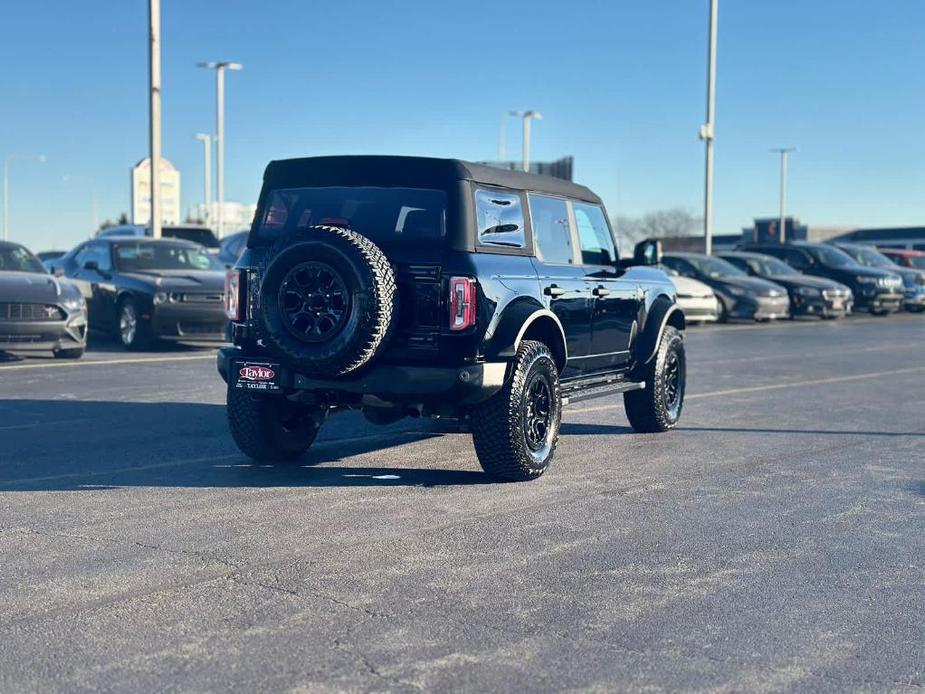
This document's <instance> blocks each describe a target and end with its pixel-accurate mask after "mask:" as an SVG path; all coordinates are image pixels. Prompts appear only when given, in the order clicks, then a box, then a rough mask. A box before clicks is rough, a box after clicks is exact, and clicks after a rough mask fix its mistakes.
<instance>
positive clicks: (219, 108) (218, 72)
mask: <svg viewBox="0 0 925 694" xmlns="http://www.w3.org/2000/svg"><path fill="white" fill-rule="evenodd" d="M196 65H197V67H204V68H207V69H210V70H215V200H216V203H217V206H218V214H217V215H216V216H217V217H218V220H217V222H218V223H217V225H216V226H217V230H216V231H217V232H218V237H219V238H222V236H223V235H224V233H225V229H224V227H225V210H224V209H223V208H224V206H225V70H241V69H243V67H244V66H243V65H241V64H240V63H232V62H229V61H227V60H221V61H214V62H208V63H197V64H196Z"/></svg>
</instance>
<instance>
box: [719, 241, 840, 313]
mask: <svg viewBox="0 0 925 694" xmlns="http://www.w3.org/2000/svg"><path fill="white" fill-rule="evenodd" d="M717 257H719V258H722V259H723V260H725V261H727V262H729V263H732V264H733V265H735V266H736V267H737V268H739V269H740V270H743V271H745V272H746V273H748V274H749V275H752V276H753V277H760V278H762V279H766V280H768V281H770V282H774V283H775V284H779V285H780V286H782V287H783V288H784V289H786V290H787V293H788V294H789V296H790V317H791V318H793V317H796V316H819V317H820V318H839V317H841V316H844V315H845V314H846V313H848V312H850V311H851V306H852V303H853V301H854V297H853V296H852V294H851V290H850V289H849V288H848V287H846V286H845V285H843V284H841V283H839V282H835V281H834V280H829V279H825V278H822V277H811V276H810V275H804V274H803V273H802V272H800V271H799V270H795V269H794V268H792V267H790V266H789V265H787V263H785V262H784V261H782V260H778V259H777V258H775V257H773V256H770V255H763V254H761V253H746V252H743V251H724V252H722V253H719V254H717Z"/></svg>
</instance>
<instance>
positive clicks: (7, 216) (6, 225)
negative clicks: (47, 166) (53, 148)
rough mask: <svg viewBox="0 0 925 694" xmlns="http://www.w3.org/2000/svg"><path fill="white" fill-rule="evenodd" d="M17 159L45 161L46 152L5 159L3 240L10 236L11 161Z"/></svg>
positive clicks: (16, 155)
mask: <svg viewBox="0 0 925 694" xmlns="http://www.w3.org/2000/svg"><path fill="white" fill-rule="evenodd" d="M16 159H19V160H32V161H38V162H43V161H45V155H44V154H11V155H9V156H8V157H7V158H6V159H4V160H3V240H4V241H9V238H10V162H11V161H14V160H16Z"/></svg>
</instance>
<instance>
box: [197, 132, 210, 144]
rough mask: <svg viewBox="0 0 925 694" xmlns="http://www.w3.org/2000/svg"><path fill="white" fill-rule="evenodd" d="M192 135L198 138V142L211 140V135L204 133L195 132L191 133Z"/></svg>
mask: <svg viewBox="0 0 925 694" xmlns="http://www.w3.org/2000/svg"><path fill="white" fill-rule="evenodd" d="M193 137H194V138H195V139H197V140H199V141H200V142H211V141H212V136H211V135H207V134H205V133H196V134H195V135H193Z"/></svg>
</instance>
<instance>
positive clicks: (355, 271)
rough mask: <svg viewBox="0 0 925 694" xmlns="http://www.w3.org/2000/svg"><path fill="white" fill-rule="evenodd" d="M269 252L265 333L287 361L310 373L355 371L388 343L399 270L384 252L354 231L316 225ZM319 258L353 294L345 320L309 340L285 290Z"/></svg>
mask: <svg viewBox="0 0 925 694" xmlns="http://www.w3.org/2000/svg"><path fill="white" fill-rule="evenodd" d="M285 244H286V245H282V246H281V247H280V248H279V249H274V250H273V251H272V252H271V253H270V258H271V260H270V261H269V264H268V266H267V268H266V270H265V271H264V273H263V280H262V284H261V290H260V291H261V296H260V309H259V313H260V333H261V337H262V338H263V343H264V344H265V345H266V347H267V349H268V350H269V351H270V352H271V353H272V354H273V355H274V356H276V357H277V358H278V359H279V360H280V361H281V362H282V363H283V364H285V365H287V366H289V367H290V368H292V369H294V370H297V371H298V372H299V373H302V374H304V375H306V376H309V377H311V378H322V379H330V378H338V377H341V376H346V375H348V374H356V373H357V372H359V371H360V370H362V369H363V368H366V367H368V366H369V365H370V364H372V363H373V361H375V359H376V357H377V356H379V355H380V354H381V353H382V351H383V350H384V349H385V347H386V345H387V344H388V342H389V339H390V337H391V334H392V330H393V328H394V327H395V323H396V321H397V314H398V290H397V285H396V281H395V273H394V271H393V270H392V266H391V265H390V264H389V260H388V258H386V256H385V254H384V253H383V252H382V251H381V250H380V249H379V247H378V246H376V244H375V243H373V242H372V241H371V240H369V239H368V238H366V237H365V236H363V235H362V234H358V233H357V232H355V231H351V230H349V229H344V228H342V227H334V226H323V225H322V226H313V227H309V228H308V229H306V230H305V231H301V232H299V233H298V234H297V235H296V236H295V237H294V238H290V239H288V240H287V241H286V242H285ZM310 262H320V263H324V264H326V265H327V266H329V267H330V268H331V269H332V270H334V271H335V272H336V273H337V274H338V275H339V277H340V279H341V280H342V281H343V285H344V287H345V288H346V290H347V295H348V296H349V308H348V309H347V317H346V318H345V319H344V323H343V324H342V325H341V326H340V327H339V328H338V329H337V330H336V331H335V332H333V333H332V336H331V337H330V338H324V339H323V340H321V341H318V342H313V343H309V342H306V341H303V340H301V339H300V338H299V337H297V336H296V335H295V334H294V333H293V332H292V331H291V330H290V328H289V327H287V326H288V324H287V322H286V318H285V317H284V315H283V310H282V309H281V307H280V290H281V287H282V285H283V283H284V282H285V281H286V278H287V277H289V273H290V271H292V270H293V269H294V268H296V267H297V266H298V265H299V264H301V263H310Z"/></svg>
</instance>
